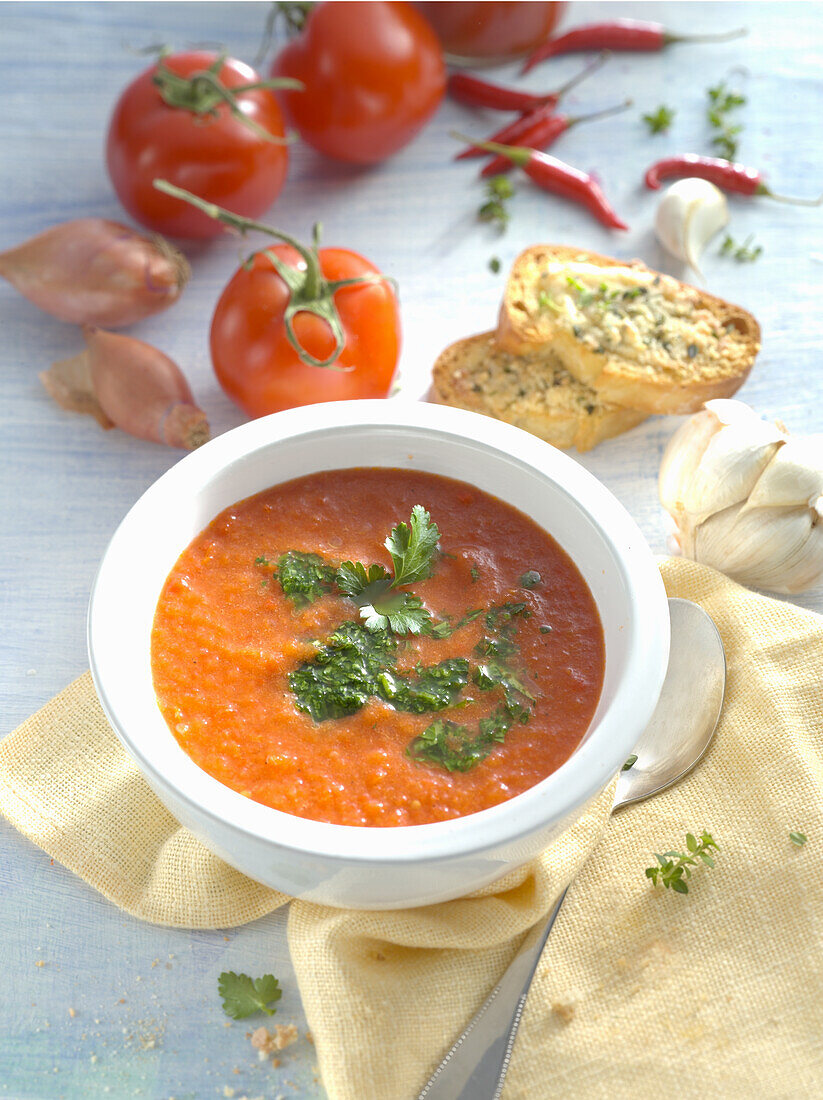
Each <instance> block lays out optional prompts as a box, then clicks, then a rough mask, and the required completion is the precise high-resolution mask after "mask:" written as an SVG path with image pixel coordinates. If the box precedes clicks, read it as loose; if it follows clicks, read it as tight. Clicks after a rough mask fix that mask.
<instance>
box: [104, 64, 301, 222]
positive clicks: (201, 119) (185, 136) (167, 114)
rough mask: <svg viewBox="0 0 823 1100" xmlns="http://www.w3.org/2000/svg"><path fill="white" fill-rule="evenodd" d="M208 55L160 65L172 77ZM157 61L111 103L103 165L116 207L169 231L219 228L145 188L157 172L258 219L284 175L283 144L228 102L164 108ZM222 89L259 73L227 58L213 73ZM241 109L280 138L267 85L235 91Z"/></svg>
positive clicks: (201, 67) (278, 115)
mask: <svg viewBox="0 0 823 1100" xmlns="http://www.w3.org/2000/svg"><path fill="white" fill-rule="evenodd" d="M215 59H216V55H215V54H213V53H202V52H201V53H181V54H176V55H175V56H173V57H167V58H166V59H165V62H164V64H165V65H166V67H167V68H169V69H170V70H171V71H172V72H174V73H178V74H179V75H180V76H185V77H190V76H191V75H192V74H193V73H197V72H202V71H203V70H204V69H208V67H209V66H210V65H211V64H212V63H213V62H214V61H215ZM156 73H157V66H156V65H153V66H152V67H151V68H150V69H148V70H146V72H144V73H143V74H142V75H141V76H138V77H137V79H136V80H134V81H133V82H132V83H131V84H130V85H129V86H128V87H127V88H126V90H125V91H124V92H123V94H122V95H121V96H120V99H119V100H118V101H117V105H116V107H115V108H114V114H113V115H112V119H111V122H110V124H109V133H108V138H107V140H106V163H107V165H108V170H109V175H110V177H111V181H112V183H113V184H114V189H115V191H116V192H117V196H118V198H119V199H120V201H121V202H122V204H123V206H124V207H125V208H126V210H128V212H129V213H130V214H131V215H132V217H133V218H135V219H136V220H137V221H138V222H140V223H141V225H145V226H147V227H148V228H149V229H154V230H155V231H156V232H158V233H164V234H167V235H168V236H170V237H214V236H217V235H218V234H220V233H222V232H223V226H222V225H221V224H220V223H219V222H217V221H214V219H212V218H209V217H207V216H206V215H205V214H203V213H201V212H200V211H199V210H195V209H194V207H192V206H189V205H188V204H187V203H185V202H181V201H180V199H175V198H172V197H171V196H170V195H163V194H161V193H160V192H159V191H156V190H155V189H154V187H153V186H152V181H153V180H154V179H155V178H157V177H159V178H161V179H166V180H169V182H170V183H174V184H176V185H177V186H178V187H185V188H186V189H187V190H189V191H193V192H194V193H195V194H196V195H200V196H201V197H202V198H204V199H206V200H208V201H209V202H215V203H217V204H218V205H220V206H225V207H226V208H227V209H228V210H231V211H232V213H235V214H242V215H244V216H245V217H248V218H259V217H260V215H261V214H263V213H264V212H265V211H266V210H267V209H268V208H269V206H271V204H272V202H273V201H274V200H275V198H276V197H277V195H278V194H279V193H280V189H281V188H282V186H283V181H284V180H285V178H286V167H287V165H288V152H287V151H286V146H285V145H282V144H277V143H275V142H272V141H267V140H266V139H265V138H264V137H262V136H261V135H259V134H257V133H255V132H254V131H253V130H252V129H251V128H250V127H249V126H247V125H246V124H245V123H243V122H240V121H239V120H238V119H237V118H235V117H234V116H233V115H232V113H231V111H230V109H229V106H228V104H226V103H220V104H219V106H217V107H216V114H215V115H208V114H201V115H198V114H195V113H194V112H193V111H190V110H187V109H185V108H182V107H170V106H169V105H168V104H167V103H166V102H165V101H164V100H163V99H162V97H161V95H160V90H159V89H158V88H157V87H156V85H155V84H154V83H153V77H154V76H155V74H156ZM218 76H219V79H220V81H221V83H222V84H223V85H224V86H225V87H226V88H236V87H238V86H240V85H243V84H251V83H253V82H255V81H258V80H259V79H260V77H259V76H258V75H257V73H256V72H255V71H254V69H252V68H250V67H249V66H248V65H245V64H243V62H242V61H233V60H232V59H230V58H229V59H227V60H226V61H225V62H224V64H223V67H222V68H221V69H220V71H219V73H218ZM237 99H238V102H239V103H240V105H241V106H242V110H243V113H244V115H245V116H246V117H247V118H250V119H252V120H253V121H254V122H256V123H257V124H258V125H259V126H262V127H263V129H264V130H267V131H268V132H269V133H271V134H274V135H275V136H277V137H281V138H282V137H283V133H284V130H283V117H282V115H281V113H280V108H279V106H278V104H277V100H276V98H275V96H274V93H273V92H271V91H269V90H268V89H267V88H260V89H258V90H257V91H252V92H240V93H239V94H238V96H237Z"/></svg>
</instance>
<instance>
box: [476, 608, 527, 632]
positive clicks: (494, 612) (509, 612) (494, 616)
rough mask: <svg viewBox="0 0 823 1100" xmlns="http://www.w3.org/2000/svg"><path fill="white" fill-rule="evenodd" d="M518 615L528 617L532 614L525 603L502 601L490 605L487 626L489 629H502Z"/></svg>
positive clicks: (487, 613)
mask: <svg viewBox="0 0 823 1100" xmlns="http://www.w3.org/2000/svg"><path fill="white" fill-rule="evenodd" d="M516 615H522V616H523V618H524V619H528V617H529V616H530V615H531V611H529V609H528V607H527V606H526V604H525V603H501V604H495V606H494V607H490V608H489V610H488V611H487V612H486V626H487V627H488V629H489V630H502V629H503V628H505V627H506V626H507V625H508V624H509V623H510V622H511V620H512V619H513V618H514V617H515V616H516Z"/></svg>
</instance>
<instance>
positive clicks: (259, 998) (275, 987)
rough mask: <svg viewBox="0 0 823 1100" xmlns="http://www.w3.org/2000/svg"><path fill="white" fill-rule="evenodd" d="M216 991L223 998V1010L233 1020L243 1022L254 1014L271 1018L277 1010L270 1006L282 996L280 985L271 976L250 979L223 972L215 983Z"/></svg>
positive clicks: (228, 971)
mask: <svg viewBox="0 0 823 1100" xmlns="http://www.w3.org/2000/svg"><path fill="white" fill-rule="evenodd" d="M217 991H218V993H219V994H220V996H221V997H222V998H223V1010H224V1011H225V1012H226V1013H227V1014H228V1015H229V1016H231V1018H232V1019H233V1020H244V1019H245V1018H246V1016H253V1015H254V1013H255V1012H265V1013H266V1015H267V1016H273V1015H274V1014H275V1012H276V1011H277V1009H275V1008H272V1007H271V1006H272V1005H273V1004H275V1003H276V1002H277V1001H279V1000H280V998H281V996H282V995H283V994H282V992H281V990H280V983H279V982H278V980H277V978H275V977H274V975H272V974H264V975H263V977H262V978H250V977H249V976H248V974H235V973H234V971H233V970H227V971H224V972H223V973H222V974H221V975H220V977H219V979H218V982H217Z"/></svg>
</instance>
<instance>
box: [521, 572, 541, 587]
mask: <svg viewBox="0 0 823 1100" xmlns="http://www.w3.org/2000/svg"><path fill="white" fill-rule="evenodd" d="M542 580H543V578H542V577H541V576H540V574H539V573H538V572H537V570H536V569H530V570H529V571H528V573H524V574H523V576H522V577H521V578H520V587H521V588H536V587H537V586H538V584H540V582H541V581H542Z"/></svg>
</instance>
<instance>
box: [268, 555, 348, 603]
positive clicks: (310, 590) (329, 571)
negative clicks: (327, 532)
mask: <svg viewBox="0 0 823 1100" xmlns="http://www.w3.org/2000/svg"><path fill="white" fill-rule="evenodd" d="M255 564H260V565H263V564H265V565H269V564H270V563H269V562H267V561H266V559H265V558H257V560H256V562H255ZM277 579H278V580H279V581H280V587H281V588H282V589H283V595H284V596H286V597H287V598H288V599H290V600H291V601H292V603H293V604H294V605H295V607H308V606H309V604H312V603H314V601H315V600H319V599H320V597H321V596H324V595H325V594H326V593H327V592H331V590H332V587H333V585H334V579H335V570H334V567H333V566H331V565H329V564H328V562H326V561H324V559H323V558H321V556H320V555H319V554H305V553H303V552H302V551H301V550H289V551H288V553H286V554H283V555H282V556H281V557H280V558H278V561H277Z"/></svg>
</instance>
